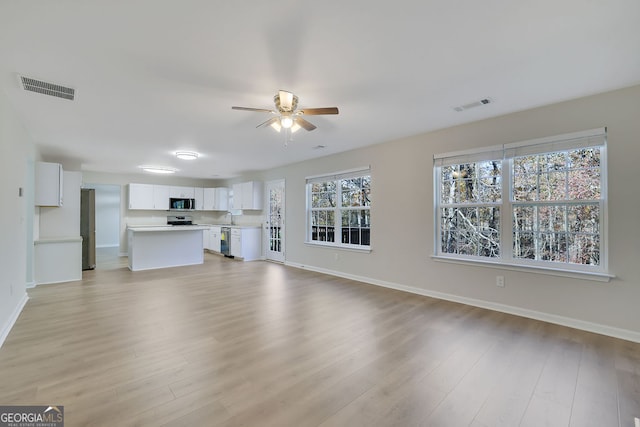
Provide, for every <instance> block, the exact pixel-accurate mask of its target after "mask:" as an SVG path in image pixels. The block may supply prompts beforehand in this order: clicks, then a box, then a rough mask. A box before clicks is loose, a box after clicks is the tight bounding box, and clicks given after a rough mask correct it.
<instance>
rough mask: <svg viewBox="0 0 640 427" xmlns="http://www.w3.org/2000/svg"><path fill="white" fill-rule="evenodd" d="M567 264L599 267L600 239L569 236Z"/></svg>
mask: <svg viewBox="0 0 640 427" xmlns="http://www.w3.org/2000/svg"><path fill="white" fill-rule="evenodd" d="M568 245H569V262H570V263H573V264H583V265H600V238H599V237H598V236H594V235H590V234H574V235H569V238H568Z"/></svg>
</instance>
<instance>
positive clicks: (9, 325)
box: [0, 292, 29, 348]
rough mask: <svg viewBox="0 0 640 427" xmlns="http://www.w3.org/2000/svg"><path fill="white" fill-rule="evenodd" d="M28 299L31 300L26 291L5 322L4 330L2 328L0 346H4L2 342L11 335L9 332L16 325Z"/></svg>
mask: <svg viewBox="0 0 640 427" xmlns="http://www.w3.org/2000/svg"><path fill="white" fill-rule="evenodd" d="M27 301H29V295H27V293H26V292H25V294H24V296H23V297H22V299H21V300H20V302H19V303H18V305H17V306H16V308H15V310H13V313H11V316H10V317H9V319H7V321H6V322H5V324H4V325H3V326H2V330H0V348H1V347H2V344H4V340H6V339H7V337H8V336H9V332H11V329H12V328H13V325H15V323H16V320H18V316H20V313H22V309H23V308H24V306H25V304H26V303H27Z"/></svg>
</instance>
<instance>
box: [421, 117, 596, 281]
mask: <svg viewBox="0 0 640 427" xmlns="http://www.w3.org/2000/svg"><path fill="white" fill-rule="evenodd" d="M605 154H606V130H605V129H596V130H591V131H586V132H579V133H573V134H567V135H560V136H557V137H552V138H544V139H539V140H534V141H526V142H520V143H514V144H506V145H504V146H498V147H490V148H488V149H486V150H482V151H468V152H459V153H448V154H443V155H439V156H434V177H435V180H434V181H435V208H436V209H435V210H436V233H435V235H436V242H435V253H436V256H441V257H445V258H457V259H463V260H464V259H466V260H472V261H485V262H493V263H500V264H509V265H515V266H529V267H542V268H547V269H556V270H569V271H578V272H591V273H604V274H606V269H607V263H606V251H605V247H604V242H605V241H606V240H605V238H604V237H605V235H606V227H605V221H604V219H605V213H606V191H605V190H606V185H605V183H606V179H605V178H606V161H605Z"/></svg>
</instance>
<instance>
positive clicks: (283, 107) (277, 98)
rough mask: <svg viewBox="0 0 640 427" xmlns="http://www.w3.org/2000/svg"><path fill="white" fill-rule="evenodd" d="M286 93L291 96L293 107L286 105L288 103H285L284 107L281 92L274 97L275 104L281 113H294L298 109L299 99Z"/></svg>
mask: <svg viewBox="0 0 640 427" xmlns="http://www.w3.org/2000/svg"><path fill="white" fill-rule="evenodd" d="M282 92H283V91H282ZM286 93H287V94H289V95H291V106H289V105H286V104H288V103H285V104H284V105H283V103H282V101H281V99H280V94H281V92H278V93H276V94H275V96H274V97H273V102H274V103H275V104H276V108H277V109H278V111H279V112H281V113H290V112H292V111H294V110H295V109H296V108H297V107H298V97H297V96H295V95H294V94H292V93H290V92H286Z"/></svg>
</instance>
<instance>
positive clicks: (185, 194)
mask: <svg viewBox="0 0 640 427" xmlns="http://www.w3.org/2000/svg"><path fill="white" fill-rule="evenodd" d="M169 197H175V198H179V199H195V198H196V192H195V188H193V187H174V186H172V187H171V195H170V196H169Z"/></svg>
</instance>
